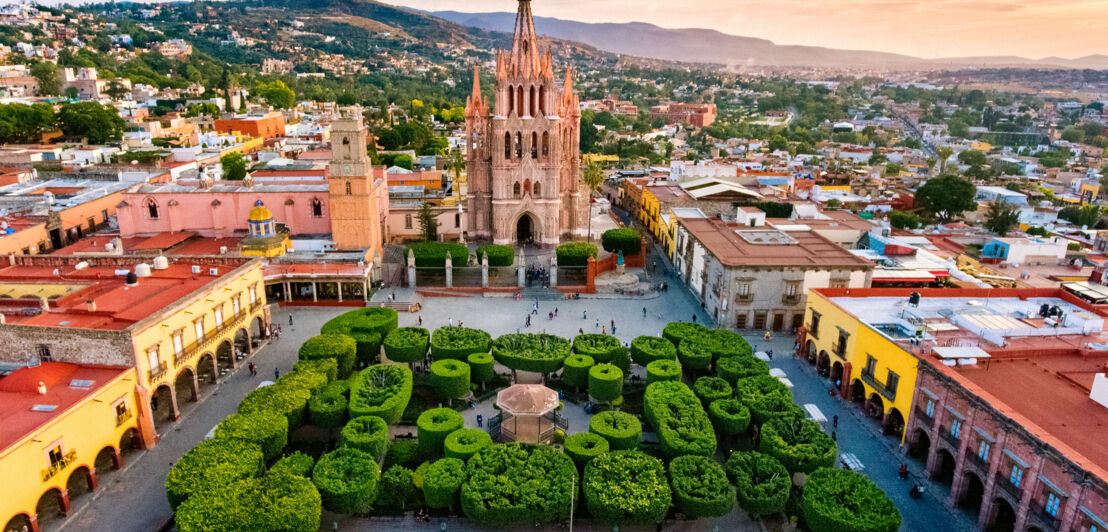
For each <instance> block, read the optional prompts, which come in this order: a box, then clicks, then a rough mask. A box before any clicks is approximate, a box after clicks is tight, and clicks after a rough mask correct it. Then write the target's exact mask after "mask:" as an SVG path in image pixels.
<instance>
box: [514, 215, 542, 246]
mask: <svg viewBox="0 0 1108 532" xmlns="http://www.w3.org/2000/svg"><path fill="white" fill-rule="evenodd" d="M536 236H537V235H536V234H535V221H534V220H532V219H531V215H529V214H524V215H522V216H520V217H519V221H517V222H516V241H517V242H519V243H520V244H522V245H527V244H533V243H534V241H535V237H536Z"/></svg>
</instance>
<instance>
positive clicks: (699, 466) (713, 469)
mask: <svg viewBox="0 0 1108 532" xmlns="http://www.w3.org/2000/svg"><path fill="white" fill-rule="evenodd" d="M669 481H670V486H671V487H672V488H673V505H674V506H676V507H677V511H679V512H681V513H683V514H685V515H686V516H688V517H689V518H691V519H699V518H701V517H720V516H723V515H727V514H728V513H729V512H731V508H732V507H733V506H734V505H735V487H734V486H732V485H731V482H729V481H728V480H727V473H726V472H724V470H723V466H721V465H719V463H718V462H716V461H715V460H713V459H711V458H708V457H707V456H694V455H685V456H678V457H677V458H674V459H673V460H671V461H670V463H669Z"/></svg>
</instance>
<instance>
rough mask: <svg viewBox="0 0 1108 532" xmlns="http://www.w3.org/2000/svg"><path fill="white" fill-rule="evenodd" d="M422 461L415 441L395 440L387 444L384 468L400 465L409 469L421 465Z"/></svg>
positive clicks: (411, 439) (406, 439) (422, 458)
mask: <svg viewBox="0 0 1108 532" xmlns="http://www.w3.org/2000/svg"><path fill="white" fill-rule="evenodd" d="M424 459H425V457H424V456H423V453H422V452H420V450H419V444H418V443H416V441H415V439H413V438H396V439H394V440H392V443H390V444H389V450H388V454H386V455H385V467H388V466H391V465H402V466H404V467H407V468H409V469H411V468H414V467H416V466H418V465H419V464H421V463H422V462H423V461H424Z"/></svg>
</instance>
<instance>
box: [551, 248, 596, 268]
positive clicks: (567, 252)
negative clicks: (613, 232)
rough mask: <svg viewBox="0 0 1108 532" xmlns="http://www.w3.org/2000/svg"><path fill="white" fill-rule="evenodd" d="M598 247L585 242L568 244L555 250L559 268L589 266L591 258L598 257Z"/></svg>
mask: <svg viewBox="0 0 1108 532" xmlns="http://www.w3.org/2000/svg"><path fill="white" fill-rule="evenodd" d="M596 252H597V251H596V245H595V244H588V243H585V242H566V243H565V244H562V245H560V246H558V247H556V248H554V254H555V255H557V257H558V266H560V267H563V268H566V267H570V268H572V267H581V266H588V264H589V257H594V258H595V257H596Z"/></svg>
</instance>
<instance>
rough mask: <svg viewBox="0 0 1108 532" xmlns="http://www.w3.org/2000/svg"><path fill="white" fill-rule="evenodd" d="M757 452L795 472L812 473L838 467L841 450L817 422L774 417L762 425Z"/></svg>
mask: <svg viewBox="0 0 1108 532" xmlns="http://www.w3.org/2000/svg"><path fill="white" fill-rule="evenodd" d="M758 450H759V451H761V452H763V453H766V454H768V455H770V456H772V457H774V458H776V459H777V460H778V461H780V462H781V464H782V465H784V466H785V469H788V470H789V471H790V472H792V473H796V472H801V473H811V472H812V471H815V470H816V469H818V468H821V467H832V466H834V465H835V456H836V454H837V452H838V448H837V446H836V445H835V440H832V439H831V437H830V436H828V435H827V434H824V433H823V431H822V430H820V426H819V424H818V423H816V422H815V421H810V420H807V419H799V418H796V417H779V418H773V419H770V420H769V421H767V422H765V424H763V425H762V432H761V441H760V443H759V445H758Z"/></svg>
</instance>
